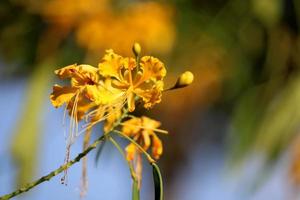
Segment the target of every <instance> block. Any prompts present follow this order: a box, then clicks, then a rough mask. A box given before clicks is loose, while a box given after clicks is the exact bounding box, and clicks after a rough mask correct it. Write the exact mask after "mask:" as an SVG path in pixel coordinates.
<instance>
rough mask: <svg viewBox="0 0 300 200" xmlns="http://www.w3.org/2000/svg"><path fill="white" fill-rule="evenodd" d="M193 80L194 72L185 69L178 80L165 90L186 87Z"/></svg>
mask: <svg viewBox="0 0 300 200" xmlns="http://www.w3.org/2000/svg"><path fill="white" fill-rule="evenodd" d="M193 81H194V74H193V73H192V72H190V71H185V72H184V73H182V74H181V75H180V76H179V77H178V79H177V82H176V84H175V85H174V86H173V87H171V88H169V89H166V90H164V91H168V90H174V89H178V88H183V87H186V86H188V85H190V84H191V83H192V82H193Z"/></svg>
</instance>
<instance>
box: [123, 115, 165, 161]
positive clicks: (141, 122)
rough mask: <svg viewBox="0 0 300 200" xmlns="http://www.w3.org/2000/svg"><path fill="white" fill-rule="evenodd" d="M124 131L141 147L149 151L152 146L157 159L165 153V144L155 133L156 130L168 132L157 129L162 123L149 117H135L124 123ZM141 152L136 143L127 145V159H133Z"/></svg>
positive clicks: (153, 154)
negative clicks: (163, 144)
mask: <svg viewBox="0 0 300 200" xmlns="http://www.w3.org/2000/svg"><path fill="white" fill-rule="evenodd" d="M122 125H123V128H122V132H123V133H124V134H125V135H127V136H129V137H131V138H132V139H133V140H134V141H136V142H137V143H138V144H139V145H141V147H142V148H143V149H144V150H145V151H147V150H148V149H149V148H150V147H151V148H152V156H153V157H154V158H155V159H159V157H160V156H161V155H162V153H163V146H162V142H161V140H160V139H159V138H158V136H157V135H156V134H155V132H160V133H165V134H166V133H168V132H167V131H164V130H161V129H157V128H158V127H159V126H160V125H161V123H160V122H158V121H156V120H153V119H150V118H148V117H145V116H143V117H141V118H133V119H129V120H127V121H125V122H124V123H122ZM138 152H139V150H138V148H137V147H136V145H135V144H134V143H130V144H129V145H128V146H127V147H126V153H127V160H129V161H132V160H133V159H134V158H135V157H136V154H137V153H138Z"/></svg>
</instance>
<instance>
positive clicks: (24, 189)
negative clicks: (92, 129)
mask: <svg viewBox="0 0 300 200" xmlns="http://www.w3.org/2000/svg"><path fill="white" fill-rule="evenodd" d="M105 137H106V136H104V135H102V136H101V137H99V138H98V139H96V140H95V141H94V142H93V143H92V144H91V145H90V146H88V147H87V148H86V150H84V151H83V152H81V153H80V154H78V155H77V156H76V157H75V158H74V159H73V160H70V161H69V162H67V163H66V164H64V165H61V166H60V167H59V168H58V169H56V170H54V171H52V172H50V173H49V174H47V175H45V176H43V177H41V178H39V179H38V180H36V181H33V182H32V183H28V184H26V185H24V186H23V187H21V188H19V189H17V190H16V191H14V192H12V193H9V194H6V195H4V196H2V197H0V200H7V199H10V198H12V197H15V196H17V195H19V194H21V193H24V192H27V191H28V190H31V189H32V188H34V187H35V186H37V185H39V184H41V183H43V182H45V181H49V180H50V179H51V178H53V177H54V176H56V175H58V174H60V173H61V172H63V171H64V170H66V169H68V168H69V167H71V166H72V165H73V164H75V163H77V162H79V161H80V160H81V159H82V158H83V157H84V156H86V155H87V154H88V153H89V152H90V151H91V150H93V149H95V148H96V147H97V145H98V144H99V143H100V142H101V141H102V140H104V139H105Z"/></svg>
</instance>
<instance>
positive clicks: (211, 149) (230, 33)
mask: <svg viewBox="0 0 300 200" xmlns="http://www.w3.org/2000/svg"><path fill="white" fill-rule="evenodd" d="M299 26H300V1H299V0H243V1H241V0H214V1H211V0H210V1H209V0H174V1H146V0H49V1H48V0H47V1H46V0H39V1H38V0H27V1H25V0H1V2H0V111H1V120H0V158H1V159H0V195H4V194H6V193H8V192H11V191H12V190H13V189H16V188H17V187H18V186H20V185H22V184H24V183H26V182H28V181H31V180H33V179H35V178H38V177H40V176H42V175H45V174H46V173H48V172H50V171H52V170H54V169H56V168H57V167H58V166H59V165H61V164H62V163H63V160H64V156H65V140H64V135H63V133H64V128H63V126H62V119H63V109H54V108H53V107H52V106H51V105H50V101H49V94H50V93H51V90H52V88H51V86H52V85H53V84H54V83H55V82H56V83H57V82H58V81H59V80H57V79H56V78H55V76H54V73H53V71H54V70H55V69H57V68H60V67H62V66H65V65H69V64H73V63H78V64H80V63H88V64H91V65H94V66H97V64H98V62H99V61H100V59H101V58H102V56H103V54H104V50H105V49H108V48H113V49H114V50H115V52H117V53H119V54H121V55H124V56H131V55H132V53H131V46H132V44H133V42H139V43H140V44H141V45H142V48H143V54H145V55H153V56H157V57H159V58H160V59H161V60H162V61H163V62H164V63H165V64H166V66H167V69H168V76H167V80H166V82H167V83H166V85H167V86H171V85H172V84H174V82H175V81H176V78H177V76H178V74H180V73H181V72H183V71H185V70H190V71H192V72H193V73H194V75H195V81H194V83H193V84H192V85H191V86H189V87H188V88H184V89H182V90H177V91H170V92H167V93H165V94H164V96H163V101H162V103H161V104H160V105H158V106H156V107H154V109H152V110H151V111H143V110H141V111H139V114H143V112H144V113H145V114H147V115H149V116H152V117H153V118H154V119H158V120H160V121H161V122H162V124H163V126H162V128H163V129H166V130H169V133H170V134H169V135H168V136H165V135H161V138H162V140H163V142H164V154H163V156H162V158H161V159H160V160H159V165H160V167H161V170H162V174H163V178H164V181H165V193H166V199H170V200H177V199H178V200H195V199H200V200H216V199H222V200H227V199H228V200H241V199H243V200H244V199H262V200H263V199H273V200H277V199H278V200H282V199H287V200H294V199H300V193H299V186H300V71H299V69H300V34H299ZM97 130H99V131H98V132H97ZM101 134H102V132H101V125H99V127H98V128H95V129H94V133H93V137H94V138H97V137H98V136H99V135H101ZM80 140H82V138H79V141H77V142H76V144H75V145H74V146H73V147H72V152H71V153H72V155H71V156H72V157H74V156H75V155H77V153H79V152H81V150H82V146H81V144H82V142H81V141H80ZM124 145H125V143H124ZM95 155H96V154H95V152H92V153H90V154H89V155H88V158H89V159H88V177H89V190H88V193H87V196H86V199H87V200H89V199H116V200H118V199H130V198H131V180H130V174H129V171H128V168H127V165H126V162H125V161H124V160H123V158H122V157H121V156H120V155H119V154H118V152H117V150H116V149H115V148H113V146H112V145H111V144H108V143H107V144H105V145H104V149H103V152H102V154H101V156H100V159H99V160H98V161H97V162H95ZM143 173H144V179H143V185H142V197H141V199H145V200H148V199H149V200H150V199H153V183H152V175H151V173H152V172H151V169H150V167H149V166H148V165H147V163H146V162H145V167H144V172H143ZM80 175H81V164H76V165H74V166H73V167H72V168H71V169H70V170H69V180H68V185H67V186H64V185H62V184H60V178H61V175H59V176H57V177H55V178H53V179H52V180H51V181H49V182H47V183H44V184H41V185H39V186H38V187H36V188H34V189H33V190H31V191H30V192H28V193H26V194H23V195H20V196H19V197H18V198H17V199H32V200H35V199H77V198H78V199H79V193H80Z"/></svg>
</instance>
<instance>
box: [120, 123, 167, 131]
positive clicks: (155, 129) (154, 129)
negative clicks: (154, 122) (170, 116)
mask: <svg viewBox="0 0 300 200" xmlns="http://www.w3.org/2000/svg"><path fill="white" fill-rule="evenodd" d="M120 124H121V125H123V126H124V125H125V126H134V127H138V128H141V129H146V130H151V131H155V132H158V133H162V134H169V132H168V131H166V130H162V129H157V128H148V127H144V126H139V125H135V124H125V123H120Z"/></svg>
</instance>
